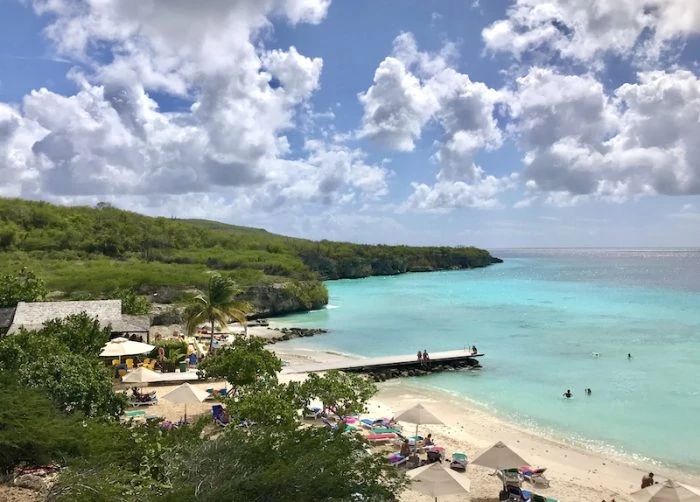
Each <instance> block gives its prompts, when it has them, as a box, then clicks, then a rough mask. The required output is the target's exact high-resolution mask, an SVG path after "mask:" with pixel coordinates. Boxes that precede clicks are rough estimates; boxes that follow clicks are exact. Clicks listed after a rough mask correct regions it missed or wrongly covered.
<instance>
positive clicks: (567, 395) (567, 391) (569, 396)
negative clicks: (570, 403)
mask: <svg viewBox="0 0 700 502" xmlns="http://www.w3.org/2000/svg"><path fill="white" fill-rule="evenodd" d="M564 397H565V398H566V399H569V398H572V397H574V395H573V394H572V393H571V389H566V392H564Z"/></svg>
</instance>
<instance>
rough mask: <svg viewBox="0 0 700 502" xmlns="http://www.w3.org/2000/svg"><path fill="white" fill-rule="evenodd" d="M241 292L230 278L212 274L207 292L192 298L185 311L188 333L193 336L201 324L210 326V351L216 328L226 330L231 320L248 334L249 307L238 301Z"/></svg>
mask: <svg viewBox="0 0 700 502" xmlns="http://www.w3.org/2000/svg"><path fill="white" fill-rule="evenodd" d="M240 292H241V291H240V290H239V289H238V287H237V286H236V284H235V283H234V282H233V281H232V280H231V279H230V278H229V277H224V276H222V275H221V274H218V273H211V274H210V276H209V283H208V285H207V288H206V290H205V291H204V292H203V293H201V294H199V295H197V296H195V297H194V298H192V300H190V302H189V305H188V306H187V308H186V309H185V326H186V328H187V333H188V334H190V335H192V334H194V333H195V331H197V328H198V327H199V325H200V324H203V323H205V322H206V323H209V324H210V327H209V328H210V331H209V332H210V334H211V337H210V339H209V349H210V350H211V348H212V345H213V344H214V332H215V328H219V329H221V328H225V327H226V326H228V323H229V320H230V319H232V318H233V319H236V320H237V321H238V322H240V323H241V324H242V325H243V327H244V329H245V330H246V333H247V327H246V321H247V318H246V314H247V313H248V310H249V309H250V307H249V305H248V304H247V303H246V302H244V301H241V300H238V299H237V297H236V296H237V294H239V293H240Z"/></svg>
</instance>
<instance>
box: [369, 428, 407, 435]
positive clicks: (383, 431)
mask: <svg viewBox="0 0 700 502" xmlns="http://www.w3.org/2000/svg"><path fill="white" fill-rule="evenodd" d="M370 432H371V433H372V434H397V435H398V434H399V433H400V432H401V431H400V430H398V429H389V428H381V429H372V430H371V431H370Z"/></svg>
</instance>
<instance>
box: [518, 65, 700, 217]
mask: <svg viewBox="0 0 700 502" xmlns="http://www.w3.org/2000/svg"><path fill="white" fill-rule="evenodd" d="M509 104H510V111H511V114H512V117H513V118H514V119H515V121H514V124H513V126H512V131H513V132H514V133H515V134H516V136H517V138H518V140H519V144H520V146H521V148H522V149H523V150H525V152H526V153H525V155H524V157H523V163H524V170H523V172H522V179H523V180H524V181H525V182H526V183H527V186H528V187H529V188H530V189H536V190H539V191H544V192H552V193H551V194H550V196H549V198H548V201H549V202H550V203H553V204H555V205H563V204H570V203H572V202H580V201H582V200H586V197H585V196H589V195H590V196H595V197H597V198H602V199H605V200H608V201H612V202H623V201H625V200H627V199H628V198H629V197H631V196H639V195H650V194H666V195H695V194H698V193H700V146H698V143H697V141H695V140H694V138H697V137H698V135H700V122H699V121H698V116H700V80H698V78H697V77H696V76H695V75H693V74H692V73H691V72H688V71H684V70H676V71H673V72H665V71H649V72H640V73H639V74H638V81H637V82H635V83H627V84H623V85H622V86H620V87H619V88H617V89H616V90H615V91H614V92H613V93H612V94H610V95H608V94H606V93H605V90H604V88H603V85H602V84H601V83H600V82H599V81H597V80H596V79H595V78H594V77H593V76H591V75H562V74H559V73H557V72H555V71H553V70H551V69H544V68H532V69H531V70H530V71H529V72H528V73H527V74H526V75H524V76H523V77H520V78H519V79H518V80H517V84H516V89H515V91H514V92H513V94H512V95H511V99H510V102H509Z"/></svg>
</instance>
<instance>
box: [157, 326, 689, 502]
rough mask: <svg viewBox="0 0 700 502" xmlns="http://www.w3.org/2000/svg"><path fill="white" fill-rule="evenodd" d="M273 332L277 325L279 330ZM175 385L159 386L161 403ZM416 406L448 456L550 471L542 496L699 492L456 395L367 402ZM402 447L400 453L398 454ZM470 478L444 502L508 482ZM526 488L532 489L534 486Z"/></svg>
mask: <svg viewBox="0 0 700 502" xmlns="http://www.w3.org/2000/svg"><path fill="white" fill-rule="evenodd" d="M272 327H275V325H273V326H272ZM249 334H252V335H256V336H262V337H271V336H277V335H278V334H279V332H277V331H274V330H272V329H270V328H265V327H257V326H256V327H253V328H249ZM270 349H271V350H273V351H274V352H275V353H276V354H277V355H278V357H280V358H281V359H282V360H283V361H285V362H287V363H288V364H292V365H296V364H304V363H314V362H326V361H332V360H336V359H339V358H343V357H345V356H343V355H342V354H337V353H334V352H332V351H315V350H310V349H293V348H288V347H287V344H285V343H277V344H275V345H271V346H270ZM303 378H304V375H303V374H301V375H282V376H281V379H282V381H289V380H299V379H303ZM194 385H196V386H198V387H201V388H203V389H206V388H211V387H215V388H219V387H223V386H224V384H223V382H218V383H212V382H207V383H201V384H194ZM174 387H175V386H172V385H169V386H157V387H153V388H152V389H149V388H145V390H155V391H156V392H157V393H158V396H159V397H162V396H163V395H164V394H165V393H167V392H169V391H170V390H172V389H173V388H174ZM417 403H423V404H424V405H425V406H426V407H428V408H429V409H430V411H431V412H433V414H435V415H436V416H438V417H439V418H440V419H441V420H442V421H443V422H444V425H425V426H420V428H419V433H420V434H422V435H426V434H428V433H432V434H433V436H434V438H435V440H436V443H437V444H438V445H439V446H443V447H444V448H445V449H446V451H447V457H448V458H449V456H450V455H451V454H452V453H454V452H463V453H466V454H467V455H468V458H469V459H470V460H471V459H473V458H474V457H476V455H477V454H478V453H479V452H480V451H482V450H484V449H485V448H487V447H489V446H491V445H493V444H494V443H496V442H498V441H503V442H504V443H506V444H507V445H508V446H509V447H511V448H512V449H513V450H515V451H516V452H517V453H518V454H519V455H520V456H521V457H523V458H525V459H526V460H528V461H529V462H530V465H533V466H540V467H546V468H547V472H546V476H547V478H548V479H549V480H550V481H551V485H550V488H538V489H535V492H536V493H539V494H541V495H544V496H546V497H552V498H556V499H559V500H560V501H562V502H564V501H566V502H569V501H571V502H574V501H577V502H600V501H601V500H607V501H608V502H609V501H610V500H611V499H613V498H614V499H615V500H616V501H617V502H620V501H630V500H632V499H631V498H630V497H629V494H630V493H631V492H633V491H636V490H638V489H639V486H640V482H641V478H642V476H643V475H644V473H647V472H650V471H653V472H654V473H655V476H656V479H657V480H659V481H662V480H664V479H667V478H672V479H675V480H677V481H681V482H685V483H688V484H691V485H695V486H700V477H693V476H689V475H686V474H683V473H679V472H673V471H670V470H664V469H661V468H660V467H658V466H651V465H644V464H641V463H632V462H630V461H629V460H628V459H625V458H612V457H610V456H606V455H603V454H600V453H597V452H593V451H588V450H584V449H581V448H577V447H575V446H572V445H569V444H566V443H564V442H560V441H555V440H553V439H551V438H546V437H543V436H541V435H538V434H536V433H534V432H532V431H528V430H525V429H523V428H521V427H518V426H515V425H513V424H509V423H506V422H504V421H503V420H500V419H499V418H497V417H494V416H492V415H490V414H487V413H485V412H484V411H482V410H480V409H477V408H476V407H474V406H471V405H470V404H469V402H468V401H465V400H462V399H458V398H456V397H454V396H452V395H450V394H449V393H446V392H445V393H443V392H439V391H429V390H426V389H423V388H421V387H418V386H416V385H415V384H412V383H411V382H410V381H405V380H400V379H397V380H392V381H388V382H383V383H381V384H379V392H378V393H377V395H376V396H375V397H374V398H373V399H372V400H371V401H370V402H369V403H368V410H367V412H368V413H367V415H366V416H369V417H384V416H395V415H398V414H399V413H400V412H401V411H403V410H405V409H407V408H409V407H411V406H413V405H414V404H417ZM212 404H213V402H205V403H202V404H198V405H188V408H187V412H188V415H189V416H190V417H195V416H197V415H199V414H209V413H210V412H211V405H212ZM143 409H146V411H147V413H148V414H154V415H158V416H162V417H166V418H168V419H169V420H173V421H174V420H178V419H179V418H180V417H181V416H182V414H183V411H184V406H183V405H178V404H173V403H169V402H167V401H165V400H163V399H161V400H160V402H159V403H158V404H157V405H155V406H151V407H149V408H143ZM403 425H404V427H405V428H406V430H409V431H411V430H413V429H414V428H415V424H403ZM397 449H398V448H397ZM464 475H465V476H467V477H468V478H469V479H470V480H471V491H470V493H469V495H466V494H461V495H455V496H451V497H441V498H440V500H441V501H445V502H450V501H457V500H460V501H463V500H472V501H480V502H486V501H497V500H498V492H499V490H500V487H501V483H500V481H499V480H498V478H496V477H495V476H493V475H492V471H491V470H490V469H487V468H483V467H479V466H476V465H471V464H470V465H469V468H468V469H467V472H466V473H465V474H464ZM524 488H527V489H529V487H528V486H527V483H525V484H524ZM401 500H402V501H403V502H420V501H428V500H433V499H432V498H430V497H428V496H425V495H422V494H420V493H418V492H415V491H412V490H410V489H409V490H407V491H406V492H405V493H404V494H403V495H402V497H401Z"/></svg>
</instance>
